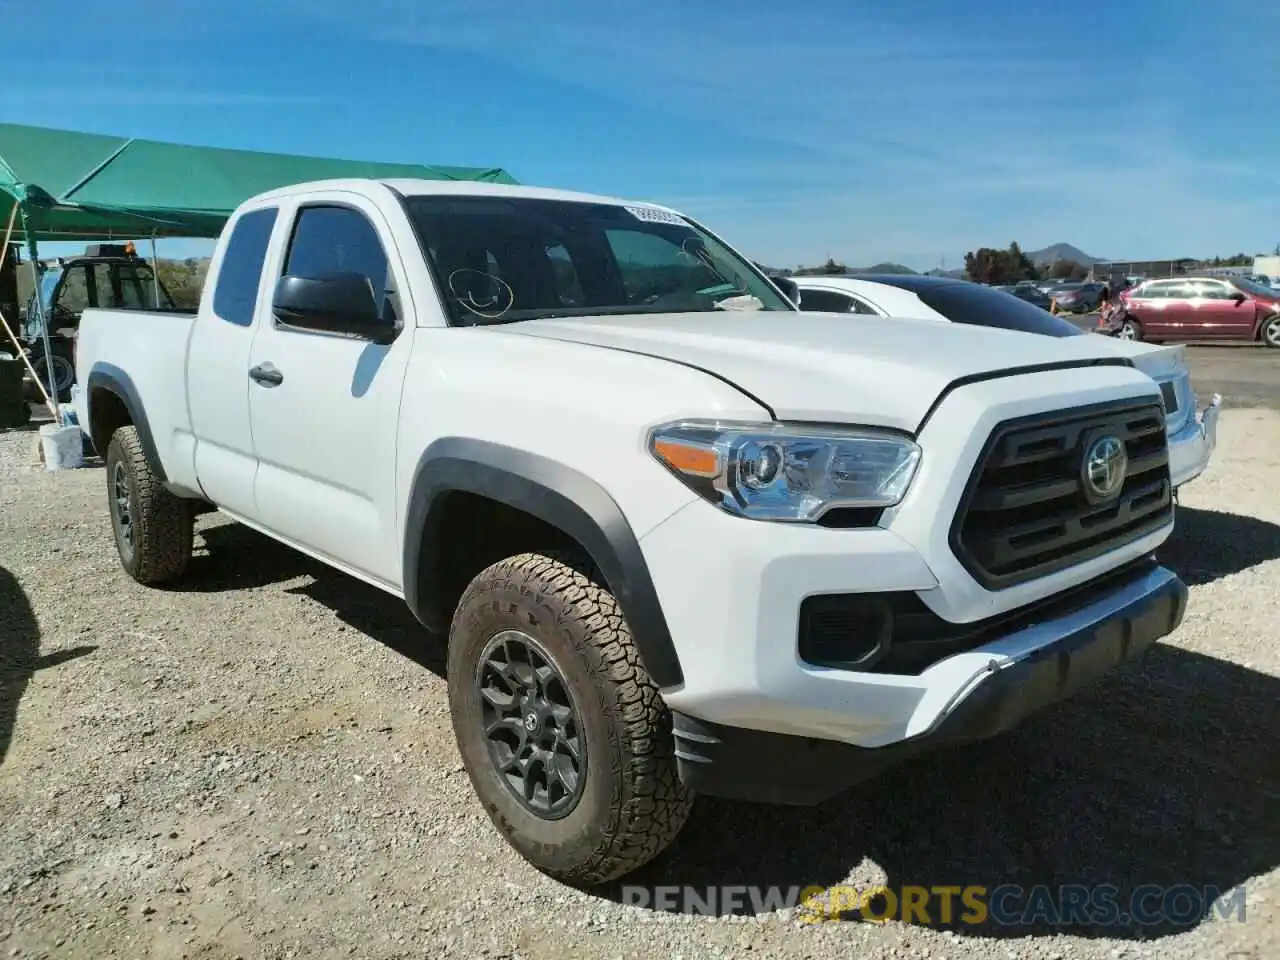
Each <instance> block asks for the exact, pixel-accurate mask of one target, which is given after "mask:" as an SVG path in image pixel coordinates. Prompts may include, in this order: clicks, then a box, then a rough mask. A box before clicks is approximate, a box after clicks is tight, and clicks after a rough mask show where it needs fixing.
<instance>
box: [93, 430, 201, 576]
mask: <svg viewBox="0 0 1280 960" xmlns="http://www.w3.org/2000/svg"><path fill="white" fill-rule="evenodd" d="M106 467H107V470H106V473H107V499H108V509H109V511H110V513H111V531H112V534H113V535H114V537H115V542H116V552H117V553H118V554H119V556H120V564H121V566H123V567H124V569H125V572H126V573H128V574H129V576H131V577H133V579H134V580H137V581H138V582H139V583H142V584H147V585H153V584H161V583H168V582H170V581H173V580H176V579H177V578H178V577H180V576H182V574H183V573H185V572H186V569H187V563H188V561H190V559H191V551H192V545H193V540H194V536H195V534H194V530H195V520H194V517H193V515H192V512H191V509H190V506H189V505H188V503H187V501H185V500H183V499H182V498H181V497H175V496H174V495H173V494H172V493H170V492H169V491H168V490H166V489H165V488H164V484H163V483H162V482H161V481H160V478H159V477H157V476H156V474H155V471H154V470H152V468H151V464H150V462H149V461H148V460H147V455H146V452H145V451H144V450H143V447H142V441H141V440H140V439H139V437H138V430H137V428H136V427H132V426H128V427H121V428H120V429H118V430H116V431H115V433H114V434H112V436H111V442H110V443H109V444H108V445H107V457H106ZM118 470H120V471H123V475H124V477H125V478H127V482H128V504H129V521H130V523H131V525H132V529H133V539H132V548H131V549H129V548H128V547H127V545H126V543H125V538H124V536H123V534H122V521H121V516H120V513H119V511H118V510H117V508H116V505H115V502H114V498H115V495H116V486H115V485H116V480H117V478H118V477H119V474H118V472H117V471H118Z"/></svg>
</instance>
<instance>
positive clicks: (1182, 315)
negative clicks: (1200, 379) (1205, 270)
mask: <svg viewBox="0 0 1280 960" xmlns="http://www.w3.org/2000/svg"><path fill="white" fill-rule="evenodd" d="M1120 305H1121V307H1122V308H1123V309H1121V310H1118V311H1117V312H1116V316H1115V317H1114V319H1113V320H1112V322H1111V324H1110V326H1111V327H1112V329H1113V331H1114V333H1115V335H1116V336H1118V337H1121V338H1123V339H1126V340H1153V341H1162V340H1248V341H1255V340H1260V341H1261V342H1262V343H1264V344H1266V345H1267V346H1268V347H1277V348H1280V290H1275V289H1272V288H1271V287H1264V286H1262V285H1261V284H1259V283H1254V282H1253V281H1252V280H1244V279H1242V278H1239V277H1173V278H1170V279H1167V280H1147V281H1145V282H1143V283H1141V284H1139V285H1138V286H1136V287H1133V288H1132V289H1130V290H1125V291H1123V292H1122V293H1121V294H1120Z"/></svg>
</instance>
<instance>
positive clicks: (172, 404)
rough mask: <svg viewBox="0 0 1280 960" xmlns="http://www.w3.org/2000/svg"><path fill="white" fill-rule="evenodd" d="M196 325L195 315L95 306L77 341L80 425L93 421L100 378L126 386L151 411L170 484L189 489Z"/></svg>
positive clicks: (149, 418)
mask: <svg viewBox="0 0 1280 960" xmlns="http://www.w3.org/2000/svg"><path fill="white" fill-rule="evenodd" d="M194 323H195V312H194V311H192V312H190V313H187V312H179V311H157V310H113V309H102V308H91V309H89V310H86V311H85V312H84V314H83V316H82V317H81V318H80V329H79V336H78V337H77V343H76V380H77V391H76V398H75V401H74V403H73V409H74V410H75V412H76V416H77V419H78V420H79V421H80V424H81V425H82V426H83V427H85V428H86V429H87V428H88V427H89V426H90V424H91V422H92V419H91V418H92V417H93V410H92V406H91V404H90V402H89V400H88V397H89V393H90V390H91V388H92V386H93V382H94V381H95V380H97V379H102V378H110V379H113V380H115V381H116V382H117V383H119V384H123V386H122V387H121V389H123V390H126V391H128V392H131V393H132V394H133V395H134V396H133V401H134V402H136V403H138V404H139V405H140V407H141V408H143V409H145V410H146V416H147V421H148V423H149V428H150V432H151V436H152V439H153V441H154V443H155V447H156V451H157V453H158V454H159V457H160V460H161V462H162V464H163V466H164V468H165V471H166V473H167V474H168V475H169V479H170V481H172V482H175V483H177V484H179V485H183V486H187V485H188V484H194V483H195V473H194V469H193V466H192V463H191V459H190V447H191V444H190V438H191V420H190V417H189V415H188V410H187V388H186V358H187V344H188V341H189V339H190V336H191V330H192V327H193V325H194ZM184 450H185V451H187V455H186V456H185V457H184V456H183V454H182V453H181V451H184ZM104 452H105V451H99V453H104ZM184 461H185V462H184Z"/></svg>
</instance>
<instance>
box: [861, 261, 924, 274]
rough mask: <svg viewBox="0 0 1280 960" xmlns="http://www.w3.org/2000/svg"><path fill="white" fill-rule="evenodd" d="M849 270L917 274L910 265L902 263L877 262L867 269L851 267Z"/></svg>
mask: <svg viewBox="0 0 1280 960" xmlns="http://www.w3.org/2000/svg"><path fill="white" fill-rule="evenodd" d="M849 272H850V273H908V274H912V275H913V276H914V275H916V271H914V270H912V269H911V268H910V267H904V266H903V265H902V264H900V263H877V264H875V265H874V266H870V267H866V268H865V269H858V268H854V269H851V270H850V271H849Z"/></svg>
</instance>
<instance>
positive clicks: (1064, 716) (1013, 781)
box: [0, 409, 1280, 960]
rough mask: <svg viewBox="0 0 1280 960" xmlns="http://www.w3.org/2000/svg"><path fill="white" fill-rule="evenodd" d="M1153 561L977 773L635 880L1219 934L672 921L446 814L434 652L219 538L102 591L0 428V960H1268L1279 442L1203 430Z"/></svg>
mask: <svg viewBox="0 0 1280 960" xmlns="http://www.w3.org/2000/svg"><path fill="white" fill-rule="evenodd" d="M1221 432H1222V439H1221V445H1220V447H1219V450H1218V454H1217V459H1216V462H1215V464H1214V466H1213V467H1212V469H1211V472H1210V473H1209V474H1206V475H1205V476H1204V477H1203V478H1201V479H1200V480H1199V481H1197V482H1196V483H1195V484H1193V485H1192V486H1191V487H1190V488H1188V490H1187V491H1186V492H1185V494H1184V497H1183V507H1182V509H1181V510H1180V513H1179V526H1178V531H1177V533H1176V534H1175V537H1174V540H1173V541H1172V542H1171V544H1170V546H1169V547H1168V549H1167V553H1166V560H1167V562H1169V563H1170V564H1171V565H1173V566H1174V567H1175V568H1176V569H1178V571H1179V572H1180V573H1181V574H1182V575H1183V576H1184V577H1185V578H1186V579H1187V581H1188V582H1189V583H1190V584H1191V589H1192V598H1191V606H1190V609H1189V612H1188V615H1187V619H1186V622H1185V624H1184V625H1183V627H1182V628H1181V629H1180V630H1179V631H1178V632H1177V634H1176V635H1174V636H1172V637H1170V638H1168V639H1167V641H1166V642H1164V643H1162V644H1160V645H1159V646H1158V647H1157V648H1155V649H1154V650H1153V651H1152V652H1151V653H1150V654H1149V656H1148V657H1147V658H1146V659H1145V660H1144V661H1142V662H1141V663H1140V664H1136V665H1131V666H1130V667H1129V668H1126V669H1124V670H1122V671H1120V672H1118V674H1117V675H1115V676H1114V677H1113V678H1110V679H1108V680H1107V681H1105V682H1104V683H1103V684H1101V685H1100V686H1099V687H1097V688H1095V689H1094V690H1091V691H1089V692H1088V693H1086V694H1084V695H1082V696H1080V697H1079V698H1077V699H1076V700H1074V701H1072V702H1070V703H1068V704H1064V705H1061V706H1059V707H1057V708H1054V709H1052V710H1050V711H1048V712H1046V713H1044V714H1042V715H1041V716H1039V717H1037V718H1035V719H1033V720H1032V721H1030V722H1028V723H1027V724H1026V725H1024V726H1023V727H1022V728H1020V729H1019V730H1017V731H1015V732H1014V733H1012V734H1010V735H1007V736H1004V737H1002V738H999V739H998V740H995V741H992V742H990V743H987V744H983V745H981V746H977V747H971V748H965V749H962V750H955V751H949V752H946V753H942V754H936V755H933V756H928V757H923V758H920V759H919V760H916V761H913V762H912V763H910V764H909V765H907V766H904V767H902V768H900V769H898V770H895V771H892V772H891V773H889V774H887V775H885V776H884V777H883V778H881V779H880V780H878V781H875V782H873V783H871V784H868V785H866V786H864V787H862V788H860V789H859V790H857V791H856V792H855V793H853V794H851V795H850V796H848V797H846V798H844V799H841V800H839V801H835V802H832V803H829V804H827V805H825V806H823V807H819V808H815V809H785V808H770V807H761V806H754V805H748V804H733V803H725V802H717V801H710V800H703V801H700V803H699V806H698V808H697V809H696V810H695V812H694V815H693V818H692V820H691V822H690V823H689V826H688V828H687V829H686V831H685V833H684V834H683V836H682V837H681V839H680V840H679V841H678V843H677V845H676V846H675V847H674V848H673V849H672V850H671V851H670V852H669V854H668V855H666V856H665V857H663V858H662V859H661V860H660V861H659V862H657V863H655V864H653V865H652V866H651V867H650V868H649V869H647V870H646V871H645V873H644V875H643V876H642V877H641V878H639V879H640V880H641V881H643V882H646V883H653V884H689V885H693V886H694V887H698V888H705V887H706V886H707V885H711V884H759V885H765V884H780V885H783V886H791V885H797V886H800V887H804V886H808V885H812V884H817V885H823V886H829V885H833V884H839V883H842V882H850V883H855V884H858V885H862V886H866V885H869V884H875V883H887V884H888V885H890V886H891V887H899V886H900V885H904V884H920V885H925V886H936V885H942V884H956V885H964V884H982V885H986V886H987V887H989V888H993V887H996V886H998V885H1001V884H1005V883H1013V884H1020V885H1021V886H1022V887H1024V888H1030V887H1032V886H1034V885H1037V884H1044V885H1048V886H1050V887H1055V888H1056V887H1058V886H1059V885H1063V884H1096V883H1111V884H1114V885H1115V886H1116V888H1117V889H1118V895H1119V900H1120V901H1121V902H1124V900H1125V898H1126V897H1128V896H1129V895H1130V894H1132V893H1133V892H1134V891H1135V890H1138V889H1139V888H1140V887H1142V885H1144V884H1159V885H1163V886H1171V885H1175V884H1184V883H1185V884H1192V885H1194V886H1196V887H1197V888H1199V887H1203V886H1212V887H1215V888H1217V889H1221V890H1226V889H1228V888H1234V887H1237V885H1244V887H1245V889H1246V915H1245V920H1244V922H1243V923H1241V922H1236V921H1235V920H1220V919H1219V920H1211V921H1205V922H1199V923H1193V924H1190V925H1188V926H1185V927H1178V926H1176V925H1175V924H1173V923H1164V924H1158V925H1155V926H1150V927H1145V928H1144V927H1138V926H1087V925H1076V926H1072V927H1055V926H1053V925H1051V924H1049V923H1046V922H1043V921H1037V922H1033V923H1031V924H1029V925H1026V926H1021V927H1016V928H1014V927H1008V926H999V925H996V924H994V923H991V922H988V923H986V924H983V925H977V926H964V925H954V926H953V927H952V928H950V929H945V930H942V929H934V928H929V927H926V926H923V925H908V924H903V923H899V922H890V923H886V924H877V923H871V922H842V923H824V924H817V925H807V924H804V923H803V922H801V919H800V918H799V917H798V915H796V914H795V913H792V912H788V911H785V910H767V909H766V910H763V911H760V912H758V913H757V914H756V915H754V916H739V917H733V918H729V919H707V918H691V917H689V916H681V915H678V914H673V913H671V912H660V911H656V910H651V909H647V908H642V907H637V906H632V905H629V904H628V903H627V902H626V896H625V894H624V892H623V891H621V890H619V889H610V890H605V891H593V892H580V891H575V890H571V889H568V888H565V887H563V886H560V885H558V884H556V883H554V882H552V881H550V880H548V879H546V878H545V877H543V876H541V875H540V874H538V873H536V872H535V871H533V870H532V869H531V868H529V867H528V866H527V865H526V864H525V863H524V862H523V861H521V860H520V859H519V858H518V857H516V856H515V855H514V854H513V853H512V852H511V851H510V850H509V849H508V848H507V847H506V845H505V844H504V843H503V842H502V841H501V840H499V838H498V836H497V834H496V833H495V831H494V830H493V829H492V828H491V827H490V825H489V822H488V820H487V818H486V817H485V815H484V813H483V812H482V810H481V809H480V807H479V805H478V804H477V803H476V801H475V799H474V798H473V796H472V793H471V790H470V787H469V784H468V781H467V778H466V775H465V774H464V773H463V772H462V769H461V767H460V765H459V762H458V755H457V751H456V749H455V747H454V744H453V738H452V734H451V732H450V729H449V725H448V711H447V706H446V700H445V685H444V680H443V679H442V673H443V667H442V657H441V651H440V649H439V647H438V645H437V644H436V643H435V642H434V641H433V640H432V639H431V638H429V637H427V636H425V635H424V634H423V632H422V631H421V630H420V629H419V628H418V627H417V626H416V624H415V622H414V621H413V620H412V619H411V617H410V616H409V614H408V613H407V611H405V610H404V609H403V608H402V607H401V605H399V604H397V603H396V602H394V601H392V600H390V599H389V598H384V597H383V596H382V595H381V594H379V593H377V592H376V591H374V590H372V589H371V588H366V587H364V586H363V585H361V584H359V583H357V582H355V581H352V580H350V579H347V578H345V577H343V576H341V575H339V574H337V573H331V572H329V571H327V570H326V569H324V568H321V567H319V566H317V565H316V564H314V563H312V562H311V561H309V560H307V559H305V558H302V557H300V556H299V555H297V554H294V553H292V552H291V551H288V550H286V549H284V548H282V547H278V546H276V545H274V544H273V543H272V542H270V541H268V540H265V539H264V538H262V537H260V536H258V535H256V534H253V533H251V532H250V531H248V530H245V529H243V528H240V527H238V526H236V525H232V524H227V523H226V522H225V521H223V520H222V519H221V518H219V517H216V516H214V517H205V518H202V520H201V522H200V525H199V530H200V536H199V537H198V538H197V547H198V554H197V558H196V559H195V561H194V562H193V569H192V573H191V576H190V577H189V578H188V580H187V582H186V583H185V584H184V585H182V586H181V587H179V588H176V589H170V590H163V591H162V590H147V589H144V588H141V587H138V586H136V585H134V584H133V583H132V582H131V581H129V580H127V579H126V577H125V576H124V575H123V573H122V572H121V571H120V569H119V567H118V564H117V560H116V557H115V553H114V549H113V546H112V544H111V541H110V537H109V525H108V522H107V519H106V512H105V497H104V486H105V483H104V478H103V473H102V470H101V469H100V468H98V467H92V466H91V467H87V468H86V469H83V470H80V471H76V472H68V473H59V474H48V473H44V472H42V471H40V470H39V469H38V468H37V467H35V466H33V465H32V462H31V454H32V445H33V442H34V434H33V433H31V432H28V431H23V432H10V433H0V838H2V839H0V957H3V956H15V957H45V956H47V957H55V956H56V957H75V958H93V960H99V958H103V957H123V958H130V960H133V958H142V957H193V958H195V957H201V958H215V957H216V958H223V957H225V958H232V957H243V958H246V960H247V958H258V957H261V958H284V957H347V956H359V957H376V958H391V957H431V958H434V957H449V956H469V957H491V958H497V957H522V958H529V960H533V958H548V960H550V958H587V957H592V958H596V957H603V958H611V957H654V958H659V957H661V958H673V957H674V958H680V957H683V958H687V960H692V958H701V957H752V956H778V957H813V958H831V960H836V958H848V957H854V956H857V957H926V956H928V957H934V958H944V957H946V958H950V957H992V958H1006V957H1024V958H1040V960H1051V958H1062V960H1065V958H1068V957H1084V958H1094V957H1099V958H1102V957H1105V958H1113V957H1131V958H1138V957H1151V958H1157V957H1158V958H1160V960H1180V958H1185V960H1191V958H1195V960H1214V958H1227V957H1240V958H1243V957H1254V958H1258V960H1261V958H1263V957H1276V956H1280V930H1278V929H1277V928H1278V926H1280V924H1277V920H1280V907H1278V906H1277V904H1278V903H1280V763H1278V761H1277V756H1278V754H1277V751H1276V746H1275V744H1276V735H1277V733H1278V732H1280V652H1278V651H1277V649H1276V624H1277V622H1280V616H1278V614H1280V596H1278V594H1277V586H1280V560H1278V559H1277V558H1280V526H1277V524H1280V506H1277V500H1276V498H1275V491H1276V490H1277V488H1280V452H1278V451H1280V414H1277V413H1275V412H1272V411H1269V410H1261V409H1255V410H1245V409H1235V410H1228V411H1227V412H1226V413H1225V414H1224V416H1223V420H1222V431H1221Z"/></svg>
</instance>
